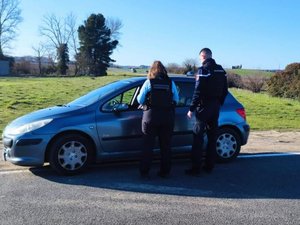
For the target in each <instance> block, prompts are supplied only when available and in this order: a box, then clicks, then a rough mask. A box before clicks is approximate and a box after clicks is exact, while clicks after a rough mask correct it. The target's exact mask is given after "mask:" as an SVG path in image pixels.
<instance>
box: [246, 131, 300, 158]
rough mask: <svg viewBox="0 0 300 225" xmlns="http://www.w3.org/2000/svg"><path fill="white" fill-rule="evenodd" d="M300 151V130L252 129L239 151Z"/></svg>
mask: <svg viewBox="0 0 300 225" xmlns="http://www.w3.org/2000/svg"><path fill="white" fill-rule="evenodd" d="M260 152H300V132H299V131H295V132H293V131H291V132H278V131H253V132H250V136H249V139H248V143H247V144H246V145H244V146H242V149H241V153H260Z"/></svg>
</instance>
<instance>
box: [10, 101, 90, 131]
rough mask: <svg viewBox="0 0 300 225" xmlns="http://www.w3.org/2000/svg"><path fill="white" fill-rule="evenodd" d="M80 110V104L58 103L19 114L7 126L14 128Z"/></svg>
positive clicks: (83, 108) (81, 108)
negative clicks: (22, 114)
mask: <svg viewBox="0 0 300 225" xmlns="http://www.w3.org/2000/svg"><path fill="white" fill-rule="evenodd" d="M82 110H85V107H82V106H75V105H60V106H54V107H49V108H46V109H41V110H38V111H34V112H32V113H29V114H26V115H24V116H21V117H19V118H17V119H15V120H14V121H12V122H11V123H10V124H9V125H8V126H7V128H8V127H9V128H14V127H19V126H22V125H24V124H27V123H32V122H35V121H39V120H43V119H49V118H51V119H55V118H60V117H64V116H67V115H68V114H70V113H72V114H74V111H78V112H81V111H82Z"/></svg>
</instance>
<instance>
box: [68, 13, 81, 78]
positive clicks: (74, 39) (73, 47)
mask: <svg viewBox="0 0 300 225" xmlns="http://www.w3.org/2000/svg"><path fill="white" fill-rule="evenodd" d="M76 21H77V18H76V16H75V15H74V14H72V13H71V14H69V15H68V16H67V18H66V25H67V27H68V30H69V31H70V53H71V55H72V56H73V57H72V58H73V59H75V60H74V66H75V68H74V74H75V75H77V73H78V63H77V60H76V56H77V55H78V48H79V44H78V43H79V41H78V33H77V28H78V26H77V22H76Z"/></svg>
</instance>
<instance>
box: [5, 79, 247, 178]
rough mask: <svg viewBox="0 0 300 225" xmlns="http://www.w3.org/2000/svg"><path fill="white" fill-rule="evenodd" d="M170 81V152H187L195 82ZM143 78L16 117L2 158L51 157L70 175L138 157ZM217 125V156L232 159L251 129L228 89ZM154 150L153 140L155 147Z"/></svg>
mask: <svg viewBox="0 0 300 225" xmlns="http://www.w3.org/2000/svg"><path fill="white" fill-rule="evenodd" d="M172 80H173V81H174V82H175V83H176V86H177V89H178V92H179V103H178V105H177V106H176V109H175V110H176V118H175V128H174V135H173V139H172V152H173V154H174V155H175V154H186V153H188V152H189V151H190V150H191V143H192V128H193V124H194V122H195V119H191V120H189V119H187V117H186V113H187V111H188V109H189V105H190V102H191V99H192V95H193V90H194V85H195V83H194V78H191V77H184V76H174V77H172ZM144 81H145V78H143V77H136V78H130V79H124V80H120V81H116V82H113V83H110V84H108V85H105V86H103V87H100V88H98V89H96V90H94V91H91V92H89V93H88V94H86V95H84V96H82V97H80V98H78V99H76V100H74V101H72V102H70V103H68V104H66V105H57V106H55V107H50V108H46V109H42V110H38V111H35V112H32V113H30V114H27V115H24V116H22V117H20V118H17V119H16V120H14V121H12V122H11V123H10V124H9V125H8V126H7V127H6V128H5V130H4V132H3V135H2V137H3V144H4V151H3V158H4V160H7V161H10V162H11V163H13V164H16V165H21V166H41V165H43V164H44V163H45V162H49V163H50V165H51V167H52V168H53V169H54V170H56V171H57V172H58V173H60V174H65V175H68V174H75V173H78V172H80V171H82V170H83V169H84V168H86V167H87V165H88V164H90V163H95V162H97V163H99V162H103V161H105V160H112V159H113V160H120V159H137V158H138V157H139V153H140V151H141V150H142V149H143V142H142V132H141V119H142V113H143V112H142V110H141V109H138V108H139V107H138V106H139V105H138V103H137V100H136V97H137V95H138V93H139V90H140V88H141V86H142V84H143V82H144ZM219 128H220V129H219V135H218V138H217V155H218V160H219V161H230V160H232V159H234V158H236V157H237V155H238V154H239V152H240V149H241V146H242V145H245V144H246V143H247V140H248V136H249V130H250V128H249V125H248V124H247V122H246V114H245V110H244V107H243V106H242V105H241V104H240V103H239V102H238V101H237V100H236V99H235V98H234V97H233V96H232V94H230V93H229V94H228V96H227V97H226V100H225V103H224V105H223V106H222V108H221V113H220V118H219ZM205 140H206V138H205ZM205 143H206V142H205ZM205 145H206V144H205ZM205 145H204V146H203V147H205ZM158 151H159V149H158V145H156V149H155V152H156V153H157V152H158Z"/></svg>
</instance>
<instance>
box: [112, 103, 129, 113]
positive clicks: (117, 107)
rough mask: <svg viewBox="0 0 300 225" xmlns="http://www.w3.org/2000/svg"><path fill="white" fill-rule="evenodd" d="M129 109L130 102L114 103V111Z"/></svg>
mask: <svg viewBox="0 0 300 225" xmlns="http://www.w3.org/2000/svg"><path fill="white" fill-rule="evenodd" d="M128 109H129V106H128V104H126V103H117V104H115V105H114V108H113V111H114V112H121V111H126V110H128Z"/></svg>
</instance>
